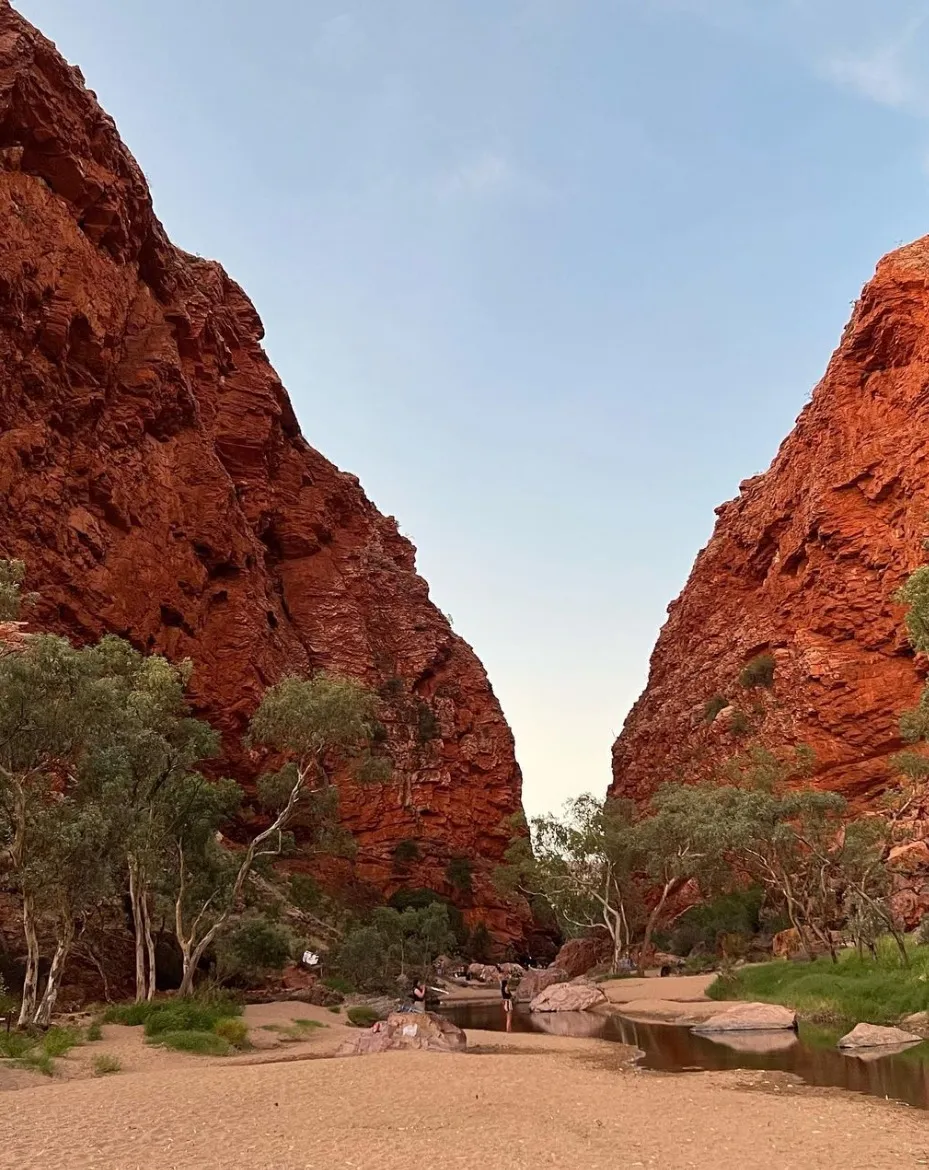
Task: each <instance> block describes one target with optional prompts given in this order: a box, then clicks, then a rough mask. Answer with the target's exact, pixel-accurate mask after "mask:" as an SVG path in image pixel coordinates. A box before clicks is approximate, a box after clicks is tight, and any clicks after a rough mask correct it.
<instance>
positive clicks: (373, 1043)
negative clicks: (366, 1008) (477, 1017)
mask: <svg viewBox="0 0 929 1170" xmlns="http://www.w3.org/2000/svg"><path fill="white" fill-rule="evenodd" d="M467 1044H468V1039H467V1037H466V1036H465V1034H464V1032H463V1031H462V1030H461V1028H458V1027H456V1026H455V1025H454V1024H453V1023H452V1022H451V1020H446V1019H445V1017H444V1016H439V1015H436V1014H435V1013H434V1012H393V1013H392V1014H391V1015H389V1016H388V1017H387V1019H386V1020H379V1021H378V1022H377V1023H376V1024H375V1025H374V1027H373V1028H367V1029H366V1030H365V1031H364V1032H362V1033H361V1034H360V1035H359V1036H358V1037H357V1038H354V1039H352V1040H347V1041H346V1042H345V1043H344V1044H343V1045H342V1047H341V1048H340V1049H339V1051H338V1052H337V1053H336V1055H337V1056H373V1055H375V1054H376V1053H378V1052H400V1051H420V1052H423V1051H425V1052H464V1050H465V1048H466V1047H467Z"/></svg>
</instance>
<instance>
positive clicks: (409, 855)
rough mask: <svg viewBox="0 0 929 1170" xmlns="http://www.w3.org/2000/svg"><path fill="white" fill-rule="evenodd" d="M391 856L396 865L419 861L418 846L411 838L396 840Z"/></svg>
mask: <svg viewBox="0 0 929 1170" xmlns="http://www.w3.org/2000/svg"><path fill="white" fill-rule="evenodd" d="M393 858H394V861H395V862H396V864H397V865H409V864H410V863H411V862H413V861H419V846H418V845H417V843H416V842H415V841H413V840H412V839H411V838H409V837H407V838H406V839H405V840H403V841H398V842H397V844H396V846H395V847H394V852H393Z"/></svg>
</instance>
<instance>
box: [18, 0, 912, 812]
mask: <svg viewBox="0 0 929 1170" xmlns="http://www.w3.org/2000/svg"><path fill="white" fill-rule="evenodd" d="M15 2H16V3H17V6H18V7H19V9H20V10H21V11H22V12H23V14H24V15H25V16H27V17H28V18H29V19H31V20H33V21H34V22H35V23H36V24H38V25H39V27H40V28H41V29H42V30H43V32H45V33H46V35H48V36H50V37H51V38H52V39H53V40H55V41H56V42H57V44H58V46H59V48H60V49H61V51H62V52H63V53H64V55H65V56H66V57H68V59H69V60H71V61H73V62H75V63H77V64H79V65H80V66H81V68H82V70H83V72H84V75H85V77H86V78H87V82H88V84H89V85H90V87H91V88H92V89H94V90H95V91H96V92H97V94H98V96H99V98H100V100H101V102H102V103H103V105H104V106H105V107H106V109H107V110H108V112H109V113H110V114H112V115H113V117H114V118H115V119H116V121H117V124H118V125H119V128H120V131H121V133H122V136H123V138H124V140H125V141H126V142H127V144H128V145H129V146H130V148H131V149H132V151H133V152H134V154H135V155H136V157H137V158H138V160H139V162H140V163H141V165H142V167H143V169H144V171H145V173H146V175H147V177H148V179H149V182H150V184H151V187H152V190H153V195H154V199H155V206H156V210H157V212H158V214H159V215H160V216H161V218H162V220H163V221H164V223H165V225H166V227H167V229H168V231H169V233H170V234H171V236H172V238H173V239H174V241H175V242H176V243H178V244H179V245H180V246H182V247H184V248H186V249H188V250H189V251H191V252H196V253H199V254H200V255H203V256H209V257H213V258H216V259H219V260H221V261H222V262H223V264H224V265H225V267H226V268H227V269H228V271H229V272H230V273H231V274H232V275H233V276H234V277H235V278H236V279H237V280H238V281H239V282H240V283H241V284H242V285H243V287H244V288H245V289H246V291H247V292H248V293H249V295H250V296H251V298H252V299H253V300H254V302H255V304H256V305H257V307H258V309H259V312H260V313H261V316H262V318H263V320H264V323H265V326H266V329H267V339H266V345H267V349H268V351H269V354H270V357H271V359H272V361H273V362H274V364H275V365H276V367H277V369H278V371H279V373H280V374H281V376H282V378H283V380H284V383H285V385H286V386H287V387H288V389H289V391H290V394H291V397H292V398H293V401H294V405H295V408H296V411H297V414H298V417H299V419H300V421H301V424H302V426H303V430H304V433H305V434H306V436H307V438H308V439H309V441H310V442H311V443H312V444H313V446H315V447H317V448H318V449H319V450H321V451H322V452H323V453H324V454H326V455H327V456H328V457H329V458H331V459H333V460H334V461H335V462H336V463H338V464H339V465H340V466H341V467H343V468H344V469H346V470H348V471H352V472H354V473H355V474H357V475H358V476H359V477H360V479H361V482H362V485H363V486H364V488H365V489H366V491H367V492H368V494H369V495H370V496H371V498H372V499H373V500H374V502H375V503H376V504H377V506H378V507H379V508H380V509H381V510H382V511H383V512H385V513H389V514H393V515H395V516H397V518H398V520H399V522H400V526H401V530H402V531H403V532H404V533H406V534H407V535H408V536H410V537H411V538H412V540H413V541H414V543H415V544H416V545H417V548H418V550H419V551H418V565H419V568H420V571H421V572H422V573H423V575H424V576H425V577H426V578H427V580H428V581H429V583H430V586H431V595H432V598H433V600H434V601H435V602H436V604H437V605H438V606H439V607H440V608H441V609H443V610H444V611H445V612H446V613H448V614H449V615H451V617H452V619H453V623H454V627H455V629H456V630H457V631H458V632H459V633H460V634H461V635H462V636H463V637H465V638H466V639H467V640H468V641H469V642H470V643H471V644H472V645H473V646H474V647H475V649H476V650H477V653H478V654H479V655H480V657H481V659H482V660H483V662H484V664H485V666H486V668H487V670H488V673H489V675H490V678H491V681H492V683H493V686H494V690H495V692H496V694H497V695H498V697H499V699H500V701H501V703H502V705H503V708H504V711H505V713H506V715H507V718H508V719H509V722H510V725H511V726H512V728H513V731H514V734H515V736H516V747H517V756H518V758H519V761H520V763H521V765H522V768H523V773H524V777H525V788H524V797H525V803H526V807H527V810H528V811H529V812H530V814H532V813H538V812H542V811H546V810H548V809H554V808H556V807H558V806H559V805H560V804H561V803H562V802H563V801H564V800H565V799H567V798H569V797H571V796H573V795H576V794H579V793H581V792H584V791H595V792H602V791H603V790H604V789H605V786H606V784H607V783H608V781H609V770H610V749H611V745H612V742H613V739H614V737H615V736H616V734H618V732H619V731H620V729H621V727H622V723H623V719H624V718H625V715H626V712H627V711H628V709H629V707H630V706H631V704H632V703H633V702H634V701H635V699H636V697H637V695H638V694H639V693H640V691H641V690H642V688H643V686H644V684H645V681H646V678H647V672H648V659H649V654H650V652H651V649H652V646H653V645H654V641H655V638H656V636H657V634H658V630H659V628H660V627H661V625H662V623H663V621H664V618H665V610H666V607H667V604H668V603H669V602H670V601H671V600H672V599H673V598H674V597H675V596H676V595H677V594H678V593H679V592H680V590H681V588H682V587H683V585H684V583H685V581H686V578H687V575H688V573H689V570H690V567H691V565H692V563H693V560H694V557H695V556H696V554H697V552H698V551H699V549H700V548H701V547H702V546H703V545H704V544H705V542H706V540H707V539H708V537H709V535H710V532H711V530H712V524H713V520H714V515H713V509H714V508H715V507H716V506H717V505H718V504H720V503H721V502H722V501H724V500H726V499H729V498H731V497H732V496H734V495H736V494H737V493H738V485H739V482H740V481H741V480H743V479H745V478H748V477H749V476H751V475H754V474H756V473H758V472H759V471H762V470H764V468H765V467H767V465H768V464H769V463H770V461H771V459H772V457H773V455H774V453H775V452H776V450H777V446H778V444H779V443H780V441H781V439H782V438H783V437H784V436H785V435H786V434H787V432H788V431H789V430H790V428H791V426H792V424H793V421H794V419H795V417H796V415H797V414H798V412H799V410H800V409H801V407H802V406H803V404H804V402H805V401H806V400H807V398H808V396H809V393H810V390H811V389H812V387H813V385H814V384H815V383H816V381H818V379H819V378H820V377H821V375H822V373H823V371H824V369H825V366H826V363H827V361H828V358H829V355H830V353H831V352H832V350H833V349H834V347H835V345H836V344H837V343H838V339H839V336H840V333H841V330H842V326H843V324H844V322H845V320H846V318H847V317H848V315H849V311H850V304H851V303H852V302H853V301H854V300H855V298H856V296H857V295H858V292H859V289H860V287H861V285H862V284H863V283H864V281H865V280H867V279H868V277H869V276H870V275H871V273H872V271H873V269H874V266H875V264H876V262H877V260H878V259H879V258H880V256H881V255H882V254H883V253H885V252H886V251H888V250H890V249H891V248H893V247H895V246H898V245H900V244H902V243H904V242H908V241H909V240H911V239H914V238H916V237H918V236H920V235H923V234H925V233H929V0H920V2H916V0H881V3H875V2H874V0H263V2H262V3H261V4H256V3H255V2H254V0H159V2H158V3H157V4H153V3H150V0H82V2H81V3H80V4H79V5H78V4H75V3H74V0H15Z"/></svg>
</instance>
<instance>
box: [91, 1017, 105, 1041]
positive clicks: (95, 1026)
mask: <svg viewBox="0 0 929 1170" xmlns="http://www.w3.org/2000/svg"><path fill="white" fill-rule="evenodd" d="M87 1039H88V1041H90V1043H91V1044H93V1043H94V1042H95V1041H97V1040H102V1039H103V1028H102V1027H101V1025H100V1021H99V1020H92V1021H91V1022H90V1024H89V1025H88V1026H87Z"/></svg>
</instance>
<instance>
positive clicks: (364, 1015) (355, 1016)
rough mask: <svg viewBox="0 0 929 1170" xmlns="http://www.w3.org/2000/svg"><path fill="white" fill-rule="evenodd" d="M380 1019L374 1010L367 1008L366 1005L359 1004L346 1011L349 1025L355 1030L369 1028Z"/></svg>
mask: <svg viewBox="0 0 929 1170" xmlns="http://www.w3.org/2000/svg"><path fill="white" fill-rule="evenodd" d="M380 1018H381V1017H380V1016H379V1015H378V1013H377V1012H376V1011H375V1010H374V1008H372V1007H368V1006H367V1004H359V1005H358V1006H357V1007H350V1008H349V1009H348V1020H349V1023H350V1024H352V1025H354V1027H356V1028H370V1027H371V1025H372V1024H376V1023H377V1021H378V1020H379V1019H380Z"/></svg>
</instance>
